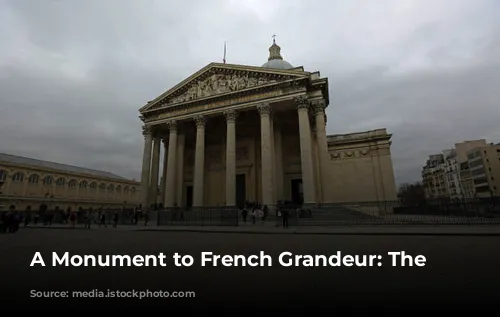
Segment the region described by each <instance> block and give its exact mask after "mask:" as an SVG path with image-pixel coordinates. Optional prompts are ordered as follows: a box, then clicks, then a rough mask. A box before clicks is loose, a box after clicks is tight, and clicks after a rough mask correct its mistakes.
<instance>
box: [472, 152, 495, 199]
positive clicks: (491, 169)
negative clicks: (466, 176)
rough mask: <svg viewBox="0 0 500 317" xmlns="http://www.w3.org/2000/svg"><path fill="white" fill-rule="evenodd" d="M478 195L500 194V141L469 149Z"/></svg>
mask: <svg viewBox="0 0 500 317" xmlns="http://www.w3.org/2000/svg"><path fill="white" fill-rule="evenodd" d="M467 163H468V165H469V169H470V174H471V178H472V182H473V186H474V191H475V195H476V197H480V198H484V197H493V196H500V143H499V144H489V145H486V146H481V147H478V148H475V149H471V150H469V151H467Z"/></svg>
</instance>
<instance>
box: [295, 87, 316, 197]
mask: <svg viewBox="0 0 500 317" xmlns="http://www.w3.org/2000/svg"><path fill="white" fill-rule="evenodd" d="M294 102H295V104H296V105H297V112H298V116H299V134H300V160H301V165H302V187H303V190H304V204H314V203H316V199H315V186H314V172H313V171H314V170H313V161H312V146H311V124H310V122H309V101H308V99H307V97H305V96H300V97H295V98H294Z"/></svg>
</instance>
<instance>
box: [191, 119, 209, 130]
mask: <svg viewBox="0 0 500 317" xmlns="http://www.w3.org/2000/svg"><path fill="white" fill-rule="evenodd" d="M193 120H194V122H195V123H196V128H197V129H201V128H204V127H205V124H206V123H207V120H206V119H205V117H204V116H196V117H194V118H193Z"/></svg>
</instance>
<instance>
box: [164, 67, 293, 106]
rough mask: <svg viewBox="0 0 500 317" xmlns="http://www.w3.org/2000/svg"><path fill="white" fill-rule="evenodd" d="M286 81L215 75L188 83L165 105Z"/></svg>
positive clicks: (234, 75)
mask: <svg viewBox="0 0 500 317" xmlns="http://www.w3.org/2000/svg"><path fill="white" fill-rule="evenodd" d="M286 79H287V78H282V79H280V78H273V77H265V75H264V74H259V73H255V74H252V73H248V72H244V73H243V74H238V73H233V74H220V73H215V74H212V75H210V76H208V77H206V78H204V79H200V80H193V81H192V82H191V83H188V84H187V86H184V87H183V88H181V89H182V92H179V93H180V95H177V96H173V97H171V98H169V99H168V100H167V104H176V103H182V102H188V101H192V100H196V99H200V98H205V97H210V96H213V95H218V94H225V93H229V92H233V91H238V90H242V89H247V88H252V87H257V86H262V85H266V84H272V83H276V82H278V81H283V80H286Z"/></svg>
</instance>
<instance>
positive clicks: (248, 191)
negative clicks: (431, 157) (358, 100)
mask: <svg viewBox="0 0 500 317" xmlns="http://www.w3.org/2000/svg"><path fill="white" fill-rule="evenodd" d="M269 51H270V56H269V61H268V63H266V64H264V65H263V66H262V67H255V66H245V65H230V64H220V63H211V64H209V65H207V66H206V67H204V68H203V69H201V70H200V71H198V72H197V73H195V74H193V75H192V76H190V77H189V78H187V79H186V80H184V81H183V82H181V83H180V84H178V85H176V86H175V87H173V88H172V89H170V90H169V91H167V92H166V93H164V94H162V95H160V96H159V97H157V98H156V99H154V100H152V101H150V102H148V103H147V104H146V105H145V106H144V107H142V108H141V109H140V113H141V119H142V121H143V122H144V126H143V134H144V154H143V162H142V179H141V195H142V196H141V197H142V199H141V201H142V204H143V206H150V205H151V204H152V203H161V204H163V205H164V206H165V207H173V206H185V207H190V206H194V207H202V206H217V205H218V206H241V205H242V204H243V203H244V201H245V200H252V201H257V202H259V203H262V204H264V205H268V206H273V205H275V204H276V202H277V201H278V200H283V199H286V200H292V201H295V202H297V203H304V204H315V203H321V202H331V201H335V200H338V199H339V197H335V194H334V193H335V192H336V190H335V189H333V190H332V188H331V187H332V186H331V184H332V183H333V182H332V175H333V174H335V171H333V172H332V168H335V165H336V164H337V161H338V160H337V157H334V156H332V155H333V154H332V151H333V150H335V148H336V147H337V146H338V142H337V145H334V144H333V143H331V142H329V136H327V134H326V114H325V109H326V108H327V106H328V104H329V97H328V80H327V78H322V77H321V76H320V74H319V72H307V71H304V69H303V67H295V68H293V67H292V66H291V65H290V64H288V63H287V62H285V61H283V59H282V57H281V54H280V48H279V46H277V45H276V43H273V45H272V46H271V47H270V49H269ZM387 136H388V138H390V135H387V134H385V136H384V137H383V138H380V137H381V135H379V137H378V139H377V140H375V141H374V142H372V145H371V146H372V148H373V149H378V144H379V143H380V142H379V141H381V140H382V139H383V140H385V141H387V142H388V138H387ZM337 140H338V138H337ZM351 140H354V139H352V138H351ZM162 143H163V146H162ZM345 144H346V143H342V144H340V145H345ZM332 146H333V147H332ZM363 146H366V144H363ZM162 148H163V149H164V150H163V151H161V149H162ZM161 152H163V155H161ZM373 153H374V154H375V153H377V152H376V151H374V152H373ZM377 155H378V154H377ZM161 157H162V158H163V161H161V160H162V159H161ZM354 157H357V156H356V155H355V156H354ZM368 157H371V155H369V156H368ZM389 159H390V156H389ZM363 162H364V161H363ZM390 164H391V165H390V167H391V173H392V162H391V163H390ZM372 165H373V164H372ZM160 166H162V168H160ZM372 167H373V166H372ZM374 175H375V173H374ZM377 175H379V176H380V173H378V174H377ZM391 175H392V174H391ZM391 175H389V181H386V183H387V184H389V186H391V184H390V177H391ZM379 176H375V177H379ZM379 178H380V177H379ZM392 178H393V175H392ZM160 180H161V182H160ZM392 181H393V180H392ZM377 182H378V183H377V184H378V185H377V184H375V185H374V186H379V185H380V184H382V185H381V186H386V185H384V182H383V181H382V180H381V179H378V180H377ZM394 193H395V185H394ZM381 198H382V197H379V199H381Z"/></svg>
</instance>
